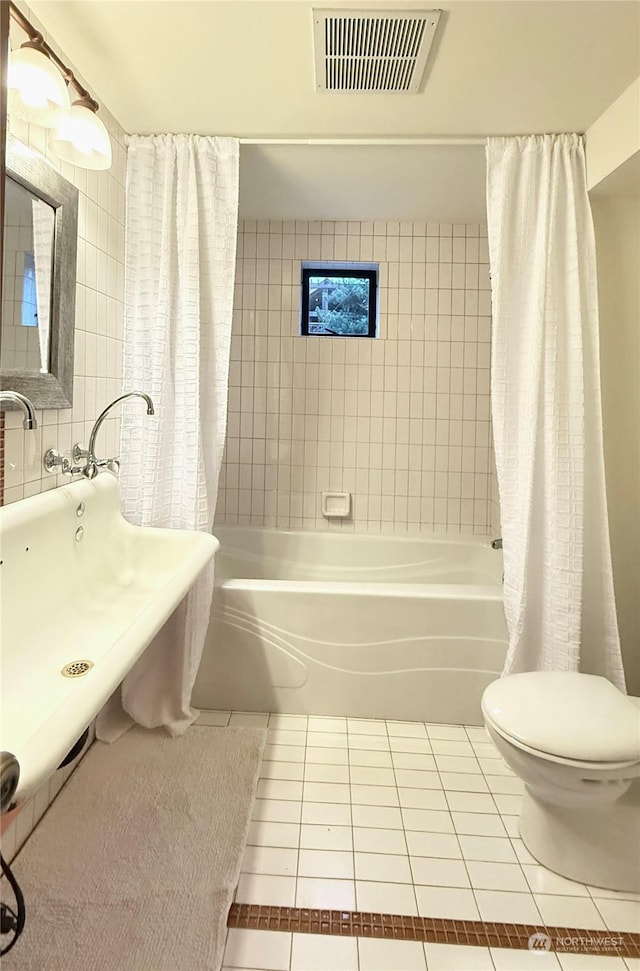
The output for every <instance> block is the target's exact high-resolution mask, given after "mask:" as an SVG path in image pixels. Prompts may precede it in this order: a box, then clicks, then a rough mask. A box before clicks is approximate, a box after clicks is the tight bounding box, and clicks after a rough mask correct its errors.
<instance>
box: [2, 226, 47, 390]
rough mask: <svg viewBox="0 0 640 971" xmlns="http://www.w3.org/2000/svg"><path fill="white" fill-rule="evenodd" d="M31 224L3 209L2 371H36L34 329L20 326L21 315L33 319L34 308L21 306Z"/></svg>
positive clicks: (37, 351)
mask: <svg viewBox="0 0 640 971" xmlns="http://www.w3.org/2000/svg"><path fill="white" fill-rule="evenodd" d="M32 239H33V224H32V220H31V218H30V216H26V215H25V214H24V213H19V212H15V211H9V210H6V209H5V216H4V253H3V261H2V262H3V266H2V281H3V284H2V327H1V328H0V341H1V349H0V360H1V361H2V367H3V369H4V368H16V369H18V370H24V371H39V370H40V339H39V336H38V328H37V326H35V327H25V326H23V324H22V318H23V312H24V313H26V314H27V316H28V319H33V320H36V318H37V310H38V308H37V305H36V303H29V304H27V305H24V300H23V292H22V289H23V279H24V267H25V257H26V256H27V253H29V252H30V253H31V256H32V257H33V242H32Z"/></svg>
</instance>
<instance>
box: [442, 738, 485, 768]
mask: <svg viewBox="0 0 640 971" xmlns="http://www.w3.org/2000/svg"><path fill="white" fill-rule="evenodd" d="M431 749H432V751H433V752H434V754H435V755H463V756H466V757H468V758H472V759H475V752H474V750H473V747H472V745H471V742H453V741H451V740H450V739H446V738H434V739H432V740H431ZM463 771H464V770H463Z"/></svg>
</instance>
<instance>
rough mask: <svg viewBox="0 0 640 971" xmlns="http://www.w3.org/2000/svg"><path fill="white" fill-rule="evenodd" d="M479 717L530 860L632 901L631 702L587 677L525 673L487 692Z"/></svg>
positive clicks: (638, 748) (639, 707)
mask: <svg viewBox="0 0 640 971" xmlns="http://www.w3.org/2000/svg"><path fill="white" fill-rule="evenodd" d="M482 712H483V715H484V720H485V724H486V727H487V730H488V732H489V735H490V736H491V738H492V740H493V742H494V743H495V745H496V747H497V748H498V750H499V752H500V754H501V755H502V757H503V758H504V760H505V762H506V763H507V765H508V766H509V767H510V768H511V769H512V770H513V772H515V774H516V775H518V776H519V777H520V778H521V779H522V781H523V783H524V787H525V792H524V796H523V801H522V811H521V814H520V835H521V836H522V839H523V842H524V844H525V846H526V847H527V849H528V850H529V852H530V853H531V854H532V856H534V857H535V858H536V860H538V861H539V862H540V863H542V864H543V865H544V866H546V867H548V868H549V869H550V870H554V871H555V872H556V873H559V874H561V875H562V876H564V877H568V878H569V879H571V880H578V881H580V882H581V883H586V884H590V885H592V886H596V887H607V888H609V889H612V890H625V891H633V892H636V893H638V892H640V700H639V699H631V698H628V697H627V696H626V695H624V694H622V692H620V691H618V689H617V688H615V687H614V686H613V685H612V684H611V683H610V682H609V681H607V680H606V679H605V678H601V677H596V676H594V675H590V674H579V673H577V672H568V671H533V672H530V673H527V674H513V675H509V676H507V677H505V678H501V679H499V680H498V681H494V682H492V683H491V684H490V685H489V686H488V687H487V688H486V690H485V692H484V695H483V697H482Z"/></svg>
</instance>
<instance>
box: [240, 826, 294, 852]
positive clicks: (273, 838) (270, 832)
mask: <svg viewBox="0 0 640 971" xmlns="http://www.w3.org/2000/svg"><path fill="white" fill-rule="evenodd" d="M299 841H300V826H299V825H298V824H297V823H271V822H265V821H264V820H262V819H259V820H253V821H252V822H251V823H249V832H248V833H247V844H248V845H251V846H290V847H297V846H298V843H299Z"/></svg>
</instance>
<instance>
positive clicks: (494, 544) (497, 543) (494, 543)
mask: <svg viewBox="0 0 640 971" xmlns="http://www.w3.org/2000/svg"><path fill="white" fill-rule="evenodd" d="M491 549H492V550H501V549H502V536H500V537H499V538H498V539H492V540H491Z"/></svg>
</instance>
